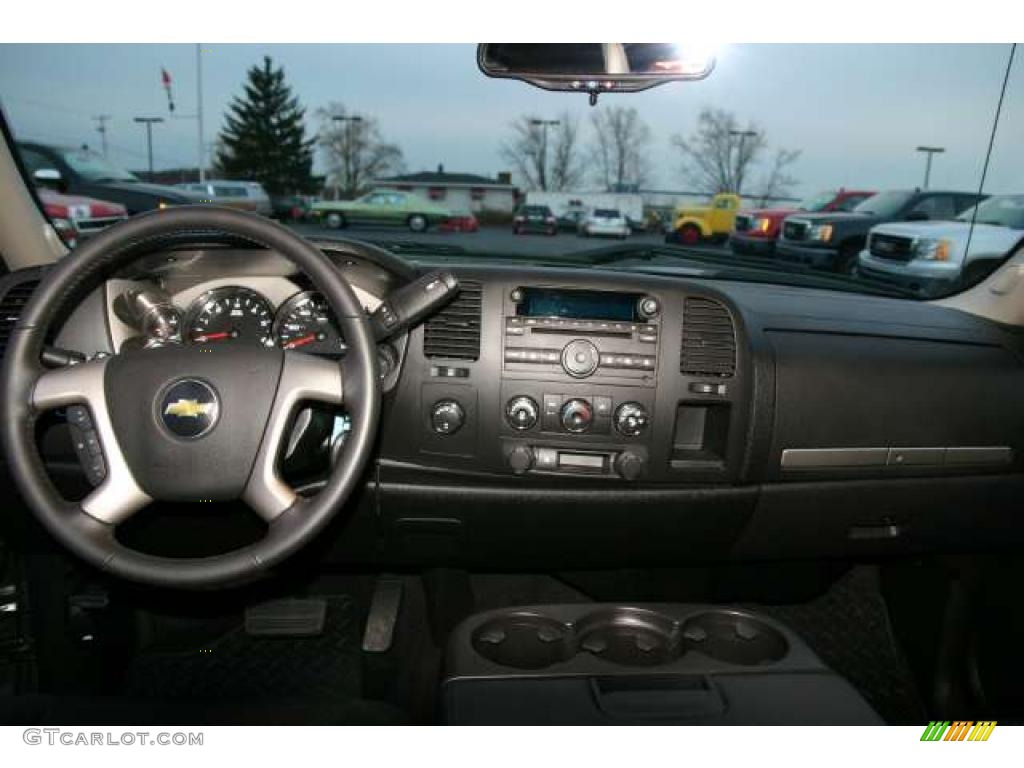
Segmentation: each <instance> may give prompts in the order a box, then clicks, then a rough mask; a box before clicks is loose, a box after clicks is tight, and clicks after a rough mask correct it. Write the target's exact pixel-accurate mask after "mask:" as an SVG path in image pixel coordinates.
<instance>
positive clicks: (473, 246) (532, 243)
mask: <svg viewBox="0 0 1024 768" xmlns="http://www.w3.org/2000/svg"><path fill="white" fill-rule="evenodd" d="M291 226H292V227H293V228H294V229H295V230H296V231H297V232H298V233H300V234H301V235H303V236H305V237H320V238H325V237H326V238H356V239H364V240H370V241H414V242H438V243H445V244H448V245H456V246H461V247H463V248H465V249H466V250H471V251H472V250H479V251H481V252H492V253H517V254H523V253H529V254H536V255H537V256H549V255H557V254H568V253H574V252H577V251H586V250H591V249H593V248H602V247H606V246H613V245H618V244H623V243H625V244H629V245H663V244H664V242H665V239H664V237H663V236H661V235H649V234H634V235H631V236H630V237H629V239H627V240H614V239H609V238H585V237H578V236H577V235H576V234H575V233H573V232H559V233H558V234H557V235H555V236H553V237H552V236H546V235H515V234H513V233H512V230H511V228H504V227H481V228H480V231H479V232H437V231H435V230H428V231H427V232H421V233H414V232H410V231H409V230H407V229H405V228H403V227H385V226H377V227H373V226H359V227H350V228H348V229H342V230H337V229H328V228H327V227H324V226H321V225H320V224H317V223H314V222H302V223H297V224H292V225H291ZM698 247H701V248H706V249H711V250H720V251H722V252H723V253H725V252H727V251H728V249H727V248H724V247H722V246H719V245H704V246H698Z"/></svg>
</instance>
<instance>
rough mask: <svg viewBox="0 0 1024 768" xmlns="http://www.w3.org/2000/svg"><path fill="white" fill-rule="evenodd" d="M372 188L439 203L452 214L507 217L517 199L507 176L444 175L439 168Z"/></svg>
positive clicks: (393, 178)
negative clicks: (390, 190) (389, 190)
mask: <svg viewBox="0 0 1024 768" xmlns="http://www.w3.org/2000/svg"><path fill="white" fill-rule="evenodd" d="M374 188H375V189H395V190H400V191H402V192H411V193H413V194H415V195H419V196H421V197H424V198H426V199H427V200H433V201H434V202H437V203H440V204H441V205H444V206H445V207H447V208H448V209H450V210H451V211H452V212H454V213H460V212H462V211H472V212H473V213H482V212H489V213H501V214H511V213H512V212H514V211H515V209H516V202H517V195H518V190H517V189H516V187H515V185H514V184H513V183H512V181H511V179H510V177H509V174H507V173H499V174H498V176H497V178H493V179H492V178H488V177H487V176H478V175H476V174H474V173H445V170H444V166H443V165H439V166H438V167H437V171H423V172H421V173H410V174H405V175H402V176H389V177H387V178H384V179H376V180H375V181H374Z"/></svg>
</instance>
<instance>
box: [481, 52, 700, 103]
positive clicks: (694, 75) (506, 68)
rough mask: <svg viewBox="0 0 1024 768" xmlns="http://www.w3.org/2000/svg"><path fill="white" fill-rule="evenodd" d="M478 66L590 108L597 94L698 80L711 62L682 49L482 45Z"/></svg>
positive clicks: (496, 75) (489, 73)
mask: <svg viewBox="0 0 1024 768" xmlns="http://www.w3.org/2000/svg"><path fill="white" fill-rule="evenodd" d="M477 64H478V65H479V66H480V69H481V71H483V73H484V74H485V75H487V76H488V77H505V78H511V79H515V80H523V81H524V82H527V83H530V84H532V85H536V86H537V87H539V88H545V89H547V90H549V91H579V92H581V93H588V94H590V100H591V103H594V102H596V101H597V97H598V95H599V94H601V93H615V92H629V91H642V90H644V89H646V88H652V87H654V86H656V85H661V84H662V83H669V82H673V81H675V80H702V79H704V78H705V77H707V76H708V75H709V74H711V70H712V69H714V66H715V59H714V56H713V55H712V54H711V52H710V51H709V50H708V49H706V48H705V49H701V48H700V47H698V46H688V45H686V44H683V43H483V44H481V45H480V46H479V48H478V49H477Z"/></svg>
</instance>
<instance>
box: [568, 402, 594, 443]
mask: <svg viewBox="0 0 1024 768" xmlns="http://www.w3.org/2000/svg"><path fill="white" fill-rule="evenodd" d="M560 418H561V422H562V428H563V429H565V431H566V432H573V433H576V434H579V433H581V432H586V431H587V430H588V429H590V425H591V424H592V423H593V421H594V408H593V406H591V405H590V403H589V402H588V401H586V400H584V399H582V398H578V397H577V398H573V399H572V400H566V401H565V404H564V405H563V406H562V411H561V417H560Z"/></svg>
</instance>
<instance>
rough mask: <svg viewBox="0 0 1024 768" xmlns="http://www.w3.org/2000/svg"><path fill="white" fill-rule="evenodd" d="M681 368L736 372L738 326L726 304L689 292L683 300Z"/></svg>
mask: <svg viewBox="0 0 1024 768" xmlns="http://www.w3.org/2000/svg"><path fill="white" fill-rule="evenodd" d="M679 372H680V373H685V374H688V375H690V376H721V377H723V378H724V377H729V376H732V375H733V374H734V373H736V330H735V328H734V327H733V324H732V317H731V316H730V315H729V310H728V309H726V308H725V305H724V304H722V303H721V302H719V301H715V300H714V299H705V298H702V297H699V296H688V297H687V298H686V300H685V302H684V304H683V342H682V346H681V349H680V356H679Z"/></svg>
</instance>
